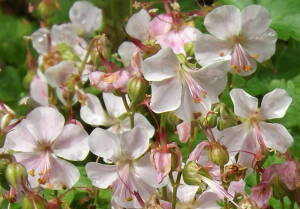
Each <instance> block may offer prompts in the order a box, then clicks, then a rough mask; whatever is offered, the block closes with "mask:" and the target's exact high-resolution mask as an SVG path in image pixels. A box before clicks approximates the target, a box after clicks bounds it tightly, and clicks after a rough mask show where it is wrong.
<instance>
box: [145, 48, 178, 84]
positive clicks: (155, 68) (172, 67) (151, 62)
mask: <svg viewBox="0 0 300 209" xmlns="http://www.w3.org/2000/svg"><path fill="white" fill-rule="evenodd" d="M179 68H180V65H179V61H178V59H177V57H176V55H175V54H174V52H173V50H172V49H171V48H164V49H161V50H160V51H159V52H157V53H156V54H155V55H153V56H152V57H149V58H147V59H145V60H144V62H143V63H142V72H143V74H144V77H145V78H146V80H148V81H162V80H165V79H169V78H172V77H174V76H176V75H177V72H178V70H179Z"/></svg>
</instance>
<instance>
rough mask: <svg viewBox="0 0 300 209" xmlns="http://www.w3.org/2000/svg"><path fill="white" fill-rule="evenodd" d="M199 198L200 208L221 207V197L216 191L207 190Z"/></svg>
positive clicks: (214, 208) (217, 208)
mask: <svg viewBox="0 0 300 209" xmlns="http://www.w3.org/2000/svg"><path fill="white" fill-rule="evenodd" d="M197 200H198V201H197V202H199V207H198V209H200V208H201V209H202V208H203V209H204V208H205V209H220V205H219V204H218V201H220V198H219V197H218V195H217V194H216V193H214V192H209V191H205V192H203V193H202V194H201V195H200V196H199V197H198V199H197Z"/></svg>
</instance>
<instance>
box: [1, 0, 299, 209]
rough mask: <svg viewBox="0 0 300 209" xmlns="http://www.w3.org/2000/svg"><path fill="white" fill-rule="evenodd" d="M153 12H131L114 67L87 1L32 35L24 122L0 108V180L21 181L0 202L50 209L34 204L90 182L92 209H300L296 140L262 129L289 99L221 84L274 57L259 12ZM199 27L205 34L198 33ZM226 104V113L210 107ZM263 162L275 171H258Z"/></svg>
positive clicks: (144, 7) (96, 12) (168, 7)
mask: <svg viewBox="0 0 300 209" xmlns="http://www.w3.org/2000/svg"><path fill="white" fill-rule="evenodd" d="M163 5H164V9H165V12H164V13H161V14H159V13H158V12H157V10H155V9H151V8H150V7H149V6H151V5H149V4H147V3H140V4H136V5H135V6H136V7H137V8H138V9H137V11H136V13H134V14H133V15H132V16H130V17H129V19H128V22H127V24H126V25H125V27H124V29H125V31H126V33H127V35H128V40H127V41H124V42H123V43H122V44H121V45H120V46H119V48H118V49H117V52H116V53H115V54H112V53H111V51H110V50H109V46H110V43H109V38H108V37H109V36H106V35H105V33H104V29H103V25H105V24H104V23H103V21H104V19H105V16H103V15H104V14H105V13H102V10H101V9H99V8H97V7H95V6H94V5H92V4H91V3H89V2H85V1H77V2H75V3H74V5H73V6H72V8H71V9H70V11H69V18H70V23H64V24H61V25H53V26H52V27H51V29H48V28H46V27H42V28H40V29H38V30H37V31H35V32H34V33H33V34H31V36H30V37H29V38H30V39H31V41H32V46H33V48H34V49H35V50H36V51H37V52H38V56H39V57H38V62H37V66H36V69H34V70H33V72H34V76H33V77H32V80H31V83H30V93H29V96H28V101H29V102H27V103H26V105H27V106H28V107H29V108H31V111H30V112H29V111H28V114H27V115H26V116H24V117H19V116H18V115H17V114H15V113H14V111H12V110H11V109H10V108H9V107H8V106H7V105H5V104H2V103H1V105H0V117H1V133H2V134H3V135H5V144H4V147H3V148H2V151H3V153H2V154H0V157H1V156H2V157H1V160H5V159H6V161H5V162H7V164H8V166H7V168H6V169H5V170H8V167H9V165H10V164H13V165H16V164H17V165H23V166H24V167H25V169H26V172H24V171H23V170H24V169H23V170H22V171H23V173H25V174H24V175H23V174H22V175H21V176H20V174H18V172H19V171H18V169H19V167H14V168H13V169H14V170H13V171H10V170H12V169H10V170H9V171H7V172H6V171H5V175H6V176H8V177H9V178H7V179H10V180H8V182H9V184H10V187H9V188H8V192H9V194H10V196H9V197H10V198H7V199H9V200H10V202H14V201H16V200H17V199H19V198H22V204H25V203H26V204H31V205H38V204H40V206H39V207H38V208H47V207H48V208H61V206H60V205H61V204H62V201H63V200H62V199H60V197H62V196H63V195H62V196H57V197H56V199H52V200H48V201H46V200H44V199H43V198H42V197H41V196H40V195H41V193H40V192H41V190H44V189H47V190H67V191H70V190H72V189H75V188H76V186H77V182H78V181H79V179H80V178H81V177H82V176H84V175H87V177H88V178H89V179H90V182H91V183H92V185H93V186H88V185H84V186H82V187H80V189H83V190H86V191H87V192H89V193H90V194H92V195H90V196H89V197H88V198H90V200H93V199H95V200H94V201H90V203H89V204H90V206H92V205H93V204H98V203H97V198H98V195H99V194H98V191H99V189H108V190H110V191H111V192H112V198H111V205H112V208H114V209H117V208H163V209H169V208H172V209H175V208H177V209H183V208H198V209H200V208H203V209H204V208H210V209H217V208H267V207H268V201H269V199H270V197H271V196H272V195H273V197H274V198H276V199H279V200H283V198H284V197H285V196H287V197H289V198H290V200H291V201H292V202H293V203H294V202H297V201H298V204H300V200H299V196H298V197H297V195H292V193H293V192H295V194H296V193H297V192H298V194H299V191H300V167H299V163H298V162H297V161H296V160H294V159H292V157H291V156H290V155H289V153H288V148H289V146H290V145H291V144H292V142H293V137H292V136H291V135H290V134H289V132H288V130H287V129H286V128H285V127H284V126H283V125H281V124H279V123H274V122H273V121H272V119H275V118H282V117H284V115H285V114H286V112H287V109H288V107H289V105H290V104H291V102H292V98H291V97H290V96H289V95H288V93H287V92H286V91H285V90H284V89H279V88H277V89H274V90H272V91H271V92H269V93H267V94H265V95H264V96H263V98H262V100H260V99H258V98H256V97H253V96H251V95H249V94H248V93H247V92H246V91H244V90H243V89H240V88H234V84H233V83H230V82H227V78H228V77H230V78H231V79H232V78H234V77H235V76H249V75H251V74H253V73H255V71H256V69H257V66H258V65H259V63H262V62H264V61H266V60H268V59H270V58H271V56H272V55H273V54H274V52H275V46H276V40H277V36H276V32H275V31H274V30H272V29H271V28H270V24H271V21H272V19H271V16H270V14H269V13H268V11H267V10H266V9H265V8H263V7H262V6H259V5H250V6H248V7H246V8H244V9H243V10H240V9H238V8H236V7H234V6H229V5H226V6H219V7H216V8H214V7H212V8H210V10H211V11H205V12H204V11H203V12H200V13H196V12H195V13H184V12H182V11H181V10H180V6H179V4H178V3H177V1H169V0H163ZM198 16H202V17H203V19H204V26H205V28H206V30H207V32H201V31H200V30H199V29H197V27H196V26H195V24H194V21H193V18H195V17H198ZM228 92H229V95H230V98H231V100H232V103H233V110H231V108H230V105H228V104H227V105H226V104H224V103H222V99H220V98H221V97H220V95H221V94H222V95H223V96H224V95H226V94H227V93H228ZM228 98H229V97H228ZM259 102H260V105H259V104H258V103H259ZM29 108H28V109H29ZM270 120H271V121H270ZM200 136H204V138H203V137H202V138H203V139H202V140H201V141H199V137H200ZM177 139H178V140H177ZM89 153H90V154H89ZM8 156H9V157H8ZM271 157H277V158H279V159H280V160H282V162H283V163H282V164H273V165H271V166H269V167H268V168H266V166H265V165H264V162H265V161H266V160H267V159H269V158H271ZM7 158H9V159H8V160H7ZM69 161H72V162H69ZM73 161H81V162H76V163H74V162H73ZM75 165H80V166H84V168H85V169H84V172H82V170H81V171H80V172H79V169H78V166H75ZM24 167H22V168H24ZM1 169H2V168H1ZM287 172H288V173H289V175H288V174H287ZM6 173H8V174H6ZM253 174H256V175H257V176H258V177H260V176H261V180H260V179H259V178H258V179H257V180H258V181H257V185H255V186H253V188H251V189H252V191H251V193H249V192H246V189H245V179H246V178H247V176H251V175H253ZM1 175H2V174H1V172H0V176H1ZM12 176H13V177H12ZM24 176H25V178H24ZM11 179H12V180H11ZM15 185H18V186H15ZM95 191H96V194H95V193H93V192H95ZM13 194H14V195H15V199H14V198H12V197H14V195H13ZM26 201H27V202H26ZM51 205H52V206H51ZM53 205H56V207H54V206H53ZM90 206H89V207H90ZM32 208H33V207H32ZM34 208H36V207H34Z"/></svg>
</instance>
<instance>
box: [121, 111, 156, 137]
mask: <svg viewBox="0 0 300 209" xmlns="http://www.w3.org/2000/svg"><path fill="white" fill-rule="evenodd" d="M130 123H131V122H130V118H129V117H127V118H125V119H124V120H122V121H121V123H120V131H121V132H122V133H123V132H125V131H129V130H130V129H131V127H130V126H131V125H130ZM134 127H137V128H140V129H142V130H143V132H144V133H145V134H146V135H147V137H148V138H151V137H152V136H153V135H154V131H155V130H154V127H153V126H152V124H151V123H149V121H148V120H147V118H146V117H145V116H144V115H142V114H140V113H135V114H134Z"/></svg>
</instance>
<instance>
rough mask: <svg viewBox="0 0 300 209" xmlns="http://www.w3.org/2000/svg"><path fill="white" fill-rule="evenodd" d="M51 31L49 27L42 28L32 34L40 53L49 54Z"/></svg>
mask: <svg viewBox="0 0 300 209" xmlns="http://www.w3.org/2000/svg"><path fill="white" fill-rule="evenodd" d="M49 37H50V32H49V30H48V29H47V28H40V29H38V30H37V31H35V32H34V33H33V34H31V40H32V45H33V48H34V49H35V50H36V51H37V52H38V53H40V54H47V53H48V50H49V49H48V47H49V40H50V39H49Z"/></svg>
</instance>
